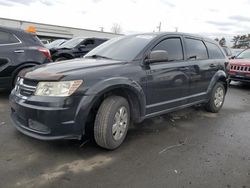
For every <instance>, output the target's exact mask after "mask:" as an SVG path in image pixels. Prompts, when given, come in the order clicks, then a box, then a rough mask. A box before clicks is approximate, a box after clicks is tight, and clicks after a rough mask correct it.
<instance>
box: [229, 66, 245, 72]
mask: <svg viewBox="0 0 250 188" xmlns="http://www.w3.org/2000/svg"><path fill="white" fill-rule="evenodd" d="M230 71H237V72H246V73H250V66H243V65H231V66H230Z"/></svg>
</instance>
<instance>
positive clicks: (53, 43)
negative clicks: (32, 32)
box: [45, 39, 67, 50]
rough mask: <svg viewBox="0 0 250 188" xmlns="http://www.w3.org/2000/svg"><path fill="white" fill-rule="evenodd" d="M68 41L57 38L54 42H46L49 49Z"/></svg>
mask: <svg viewBox="0 0 250 188" xmlns="http://www.w3.org/2000/svg"><path fill="white" fill-rule="evenodd" d="M66 41H67V40H66V39H56V40H54V41H53V42H51V43H49V44H46V45H45V47H46V48H48V49H49V50H50V49H52V48H59V46H60V45H62V44H63V43H65V42H66Z"/></svg>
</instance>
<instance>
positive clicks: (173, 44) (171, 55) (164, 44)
mask: <svg viewBox="0 0 250 188" xmlns="http://www.w3.org/2000/svg"><path fill="white" fill-rule="evenodd" d="M153 50H165V51H167V52H168V59H169V61H178V60H183V50H182V45H181V39H180V38H168V39H165V40H163V41H161V42H160V43H159V44H157V45H156V46H155V47H154V48H153Z"/></svg>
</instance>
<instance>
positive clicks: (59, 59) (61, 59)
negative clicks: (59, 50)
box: [55, 57, 68, 62]
mask: <svg viewBox="0 0 250 188" xmlns="http://www.w3.org/2000/svg"><path fill="white" fill-rule="evenodd" d="M64 60H68V59H67V58H66V57H58V58H56V59H55V62H58V61H64Z"/></svg>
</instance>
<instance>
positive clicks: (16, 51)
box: [14, 50, 24, 53]
mask: <svg viewBox="0 0 250 188" xmlns="http://www.w3.org/2000/svg"><path fill="white" fill-rule="evenodd" d="M14 52H15V53H24V50H15V51H14Z"/></svg>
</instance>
